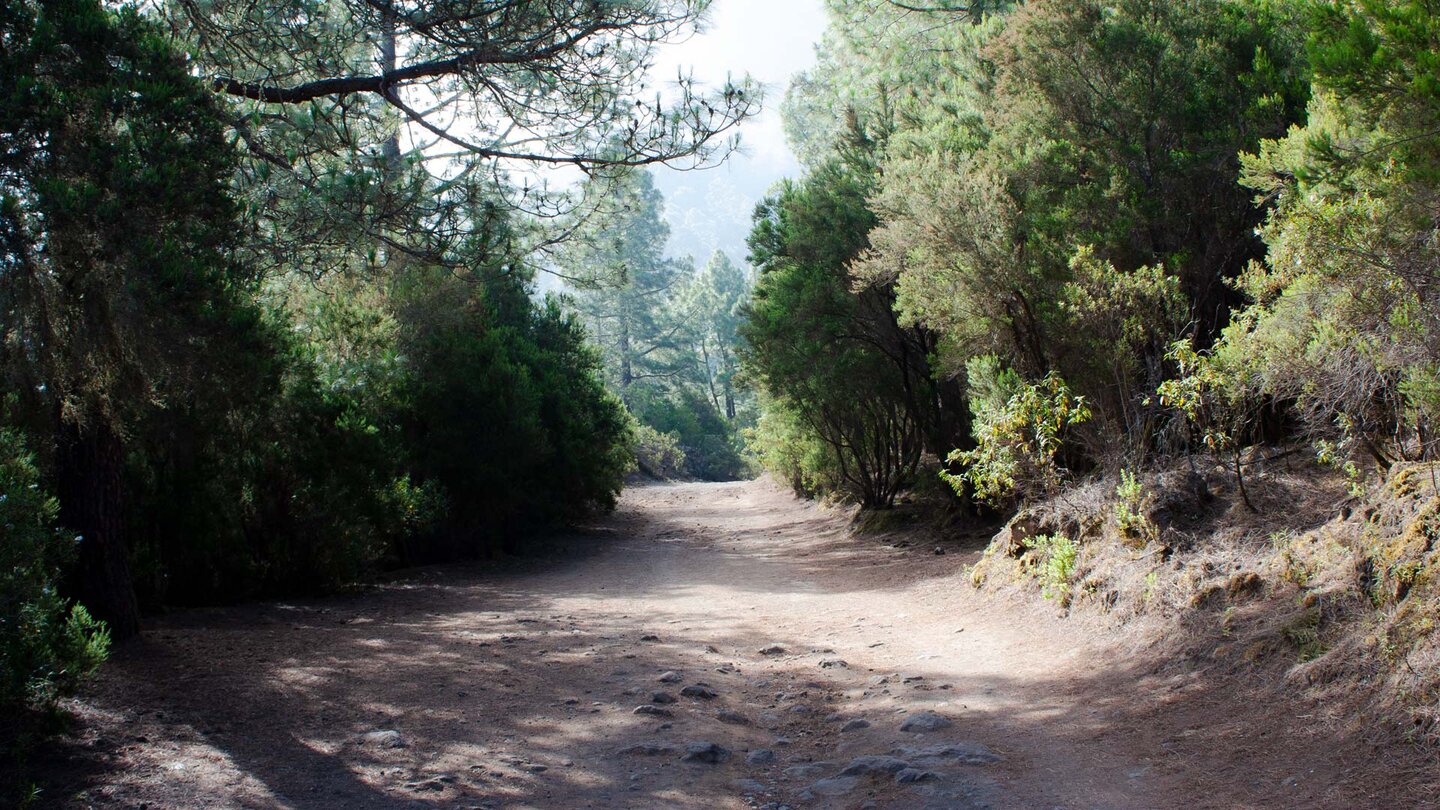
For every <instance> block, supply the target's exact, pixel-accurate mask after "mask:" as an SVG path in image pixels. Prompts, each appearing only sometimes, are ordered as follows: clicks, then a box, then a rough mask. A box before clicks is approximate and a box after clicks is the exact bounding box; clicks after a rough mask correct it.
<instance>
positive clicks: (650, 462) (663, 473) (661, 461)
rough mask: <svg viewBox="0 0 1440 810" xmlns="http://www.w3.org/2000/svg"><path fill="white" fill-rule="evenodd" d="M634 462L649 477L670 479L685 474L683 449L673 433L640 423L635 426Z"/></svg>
mask: <svg viewBox="0 0 1440 810" xmlns="http://www.w3.org/2000/svg"><path fill="white" fill-rule="evenodd" d="M635 463H636V464H638V465H639V467H640V472H642V473H645V474H646V475H648V476H650V477H651V478H659V479H660V480H662V481H671V480H674V479H676V478H680V477H682V476H683V475H684V474H685V451H684V450H682V449H681V448H680V442H679V437H678V436H676V435H675V434H674V433H661V432H660V431H658V430H656V429H655V428H653V427H650V426H649V425H646V424H640V425H636V426H635Z"/></svg>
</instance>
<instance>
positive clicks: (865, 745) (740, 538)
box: [45, 482, 1406, 810]
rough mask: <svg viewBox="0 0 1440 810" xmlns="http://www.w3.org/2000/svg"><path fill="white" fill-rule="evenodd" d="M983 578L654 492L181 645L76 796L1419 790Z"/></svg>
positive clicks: (116, 668)
mask: <svg viewBox="0 0 1440 810" xmlns="http://www.w3.org/2000/svg"><path fill="white" fill-rule="evenodd" d="M975 553H976V552H975V550H973V549H970V550H966V549H962V548H955V547H951V548H950V550H949V553H947V554H945V555H943V556H942V555H937V554H935V553H934V551H933V550H932V548H931V547H930V546H928V545H927V546H925V547H923V548H922V547H910V548H896V547H893V546H885V545H883V544H882V543H879V542H877V541H875V540H874V539H869V540H867V539H863V538H854V537H851V536H850V535H849V534H848V533H847V532H846V530H845V522H844V520H843V519H842V517H841V516H838V515H835V514H832V513H828V512H826V511H824V510H821V509H818V508H816V507H813V506H811V505H807V504H803V503H801V502H798V501H796V500H794V499H793V498H791V497H790V496H789V495H788V494H787V493H784V492H781V491H780V490H779V489H777V488H775V487H774V486H773V485H770V484H767V483H763V482H755V483H744V484H704V485H701V484H693V485H691V484H687V485H678V486H648V487H639V488H635V489H632V490H630V491H629V492H627V493H626V495H625V497H624V500H623V502H622V505H621V509H620V511H619V512H618V513H617V514H616V515H614V516H612V517H611V518H608V519H606V520H605V521H603V522H601V523H599V524H598V525H597V526H596V527H594V528H593V529H591V530H588V531H586V532H584V533H582V534H581V535H578V536H576V537H573V538H569V539H568V540H566V541H565V542H564V543H561V544H560V545H559V546H558V547H557V548H556V549H555V552H554V553H553V554H552V555H550V557H549V558H548V559H536V560H527V561H524V562H522V563H516V564H513V565H509V566H506V567H503V568H502V569H500V570H498V571H497V570H496V569H495V568H493V567H490V568H479V567H475V568H465V567H460V568H456V567H447V568H439V569H428V570H423V571H419V572H413V573H411V574H408V575H407V576H405V577H404V578H402V579H399V580H397V581H395V582H393V583H390V584H387V585H384V586H382V587H380V588H379V589H377V590H374V591H371V592H368V593H365V594H362V595H357V596H354V597H344V598H334V599H326V600H314V601H307V602H304V603H290V604H269V605H253V606H243V607H238V608H227V609H219V610H210V611H194V612H187V613H183V614H176V615H173V616H170V617H166V618H164V619H162V620H159V621H156V622H155V623H153V625H152V629H151V631H150V632H149V633H148V634H147V636H146V637H145V639H144V640H142V641H141V642H139V643H137V644H134V645H131V646H129V647H127V648H125V649H124V650H122V651H121V652H120V653H119V654H118V655H117V657H116V658H115V660H114V661H113V662H112V663H111V665H109V666H108V667H107V669H106V671H105V673H104V674H103V676H102V677H101V679H100V681H99V683H98V684H97V685H96V687H95V688H94V689H92V690H91V693H90V694H88V695H86V696H85V697H84V698H83V699H82V700H81V701H78V702H77V703H76V704H75V708H76V710H77V712H78V713H79V714H80V718H81V727H80V729H81V733H80V736H79V740H78V742H76V743H75V744H74V746H73V748H72V749H71V750H70V751H68V752H67V754H66V755H67V756H68V757H69V758H70V759H69V761H68V763H67V764H66V769H67V772H66V776H65V779H64V780H63V784H60V785H56V786H55V787H52V788H51V789H50V790H49V791H48V792H47V794H46V796H45V798H46V799H47V800H48V801H49V802H55V803H59V804H67V805H73V806H102V807H112V806H124V807H135V806H144V805H146V804H148V806H149V807H151V808H160V807H165V808H168V807H176V808H179V807H187V808H188V807H296V808H301V807H305V808H311V807H315V808H352V807H427V808H428V807H437V808H438V807H445V808H451V807H454V808H463V807H485V808H491V807H494V808H501V807H503V808H532V807H533V808H585V807H595V808H622V807H655V808H661V807H663V808H682V807H694V808H702V807H703V808H729V807H769V808H779V807H782V806H785V805H789V806H792V807H795V808H801V807H903V808H911V807H947V808H948V807H955V808H967V807H995V808H1007V807H1023V808H1031V807H1035V808H1061V807H1063V808H1076V809H1077V810H1078V809H1079V808H1092V807H1115V808H1128V807H1187V808H1194V807H1274V806H1295V807H1302V806H1303V807H1359V806H1371V802H1372V801H1380V798H1379V797H1378V796H1377V795H1375V794H1373V793H1367V791H1372V790H1374V789H1375V788H1374V785H1375V784H1385V783H1387V780H1386V779H1385V778H1384V774H1383V773H1382V771H1383V769H1384V768H1385V767H1388V766H1385V765H1383V764H1382V763H1380V762H1378V761H1366V760H1364V759H1357V755H1356V754H1355V753H1354V751H1353V748H1346V747H1345V746H1339V747H1335V746H1330V745H1328V743H1327V741H1326V740H1324V739H1323V738H1320V737H1317V738H1315V739H1310V738H1306V737H1305V736H1304V734H1303V732H1301V731H1297V729H1301V728H1303V727H1304V724H1303V723H1296V724H1294V725H1295V727H1294V728H1284V727H1276V726H1274V725H1273V724H1272V723H1270V722H1269V721H1259V720H1256V719H1255V717H1259V715H1255V717H1251V716H1248V712H1247V707H1246V705H1245V701H1246V700H1247V698H1246V697H1245V696H1244V695H1237V694H1233V693H1231V692H1230V691H1229V690H1228V689H1226V690H1221V689H1219V688H1218V687H1216V686H1215V685H1214V684H1209V683H1206V682H1205V681H1204V679H1203V678H1202V677H1200V676H1199V675H1194V674H1186V673H1185V672H1184V671H1181V670H1175V669H1156V668H1155V667H1154V666H1153V665H1152V664H1151V663H1148V662H1147V659H1146V657H1145V656H1144V655H1143V654H1141V652H1139V651H1137V650H1136V645H1134V644H1129V645H1128V646H1127V645H1125V644H1122V643H1121V642H1122V641H1123V639H1117V638H1115V637H1114V634H1113V632H1102V631H1101V630H1099V629H1097V628H1098V626H1091V625H1087V624H1086V623H1084V622H1082V621H1079V620H1076V619H1070V620H1065V621H1060V620H1057V619H1056V618H1055V617H1054V615H1053V614H1054V608H1053V607H1052V606H1049V605H1046V604H1029V603H1022V602H1010V601H1006V600H1004V599H1000V600H996V599H993V598H991V597H989V596H987V595H985V594H980V593H977V592H975V591H974V590H973V589H972V588H970V587H969V586H968V585H967V584H966V582H965V579H964V577H963V573H962V569H963V567H964V565H965V564H966V563H967V562H970V561H973V559H974V554H975ZM1222 692H1223V694H1222ZM646 707H648V708H646ZM1261 714H1263V713H1261ZM1267 735H1274V736H1273V737H1270V740H1271V742H1267V740H1266V738H1267ZM1272 742H1273V744H1272ZM1404 767H1406V766H1405V764H1404V763H1400V764H1397V765H1395V768H1397V769H1400V770H1397V771H1396V772H1397V773H1398V772H1401V771H1403V768H1404ZM1377 774H1379V775H1380V777H1379V778H1377V776H1376V775H1377ZM1388 783H1392V784H1393V780H1389V782H1388ZM1373 806H1379V805H1373Z"/></svg>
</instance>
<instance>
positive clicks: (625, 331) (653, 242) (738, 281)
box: [562, 171, 753, 481]
mask: <svg viewBox="0 0 1440 810" xmlns="http://www.w3.org/2000/svg"><path fill="white" fill-rule="evenodd" d="M586 190H587V192H588V193H591V194H594V195H597V196H599V197H600V199H601V203H600V211H599V212H598V213H599V215H598V216H596V215H593V214H592V215H590V216H589V217H587V219H586V220H585V221H583V222H579V223H577V225H576V237H575V238H574V239H573V240H571V242H570V243H569V245H568V249H566V250H565V251H564V257H563V262H562V263H563V264H564V266H565V267H566V268H567V272H568V273H569V274H570V276H569V280H570V283H571V284H572V286H573V287H574V288H575V291H574V294H573V297H574V300H575V304H576V308H577V309H578V311H579V313H580V316H581V318H582V319H583V320H584V322H585V324H586V325H587V326H588V327H589V331H590V335H591V337H592V339H593V340H594V341H595V342H596V343H597V344H598V346H599V347H600V349H601V352H602V356H603V358H604V362H605V369H606V378H607V381H608V382H609V384H610V387H611V390H613V391H614V392H615V393H616V394H617V395H618V396H619V397H620V398H621V400H623V401H624V403H625V405H626V407H627V408H628V409H629V411H630V413H631V414H632V415H633V416H634V417H635V419H636V420H637V434H636V456H637V461H638V463H639V466H640V470H641V471H642V472H643V473H645V474H647V475H650V476H652V477H656V478H662V479H663V478H680V477H692V478H699V479H703V480H709V481H726V480H733V479H736V478H739V477H741V476H743V475H745V474H746V473H747V472H748V471H749V467H750V464H749V462H747V461H746V459H745V457H744V450H743V446H742V445H743V442H742V438H741V435H742V431H743V430H744V429H745V428H746V427H747V426H748V425H749V424H750V423H751V422H752V421H753V415H752V414H753V408H752V407H751V399H752V398H751V397H750V396H748V392H747V391H745V390H743V389H741V388H740V387H739V386H738V385H737V383H736V378H735V374H736V370H737V360H736V345H737V343H738V341H739V336H738V333H737V329H738V327H739V322H740V316H741V312H740V310H741V307H742V306H743V305H744V303H745V301H746V300H747V299H748V298H749V295H750V280H749V276H748V274H747V273H746V272H745V271H744V270H743V269H741V268H740V267H738V266H736V264H735V262H734V261H733V260H731V258H730V257H729V256H728V255H727V254H726V253H724V252H723V251H716V253H715V254H714V255H713V256H711V257H710V260H709V262H708V263H707V264H706V265H705V267H704V268H703V269H701V270H698V271H697V270H696V269H695V265H694V261H693V260H692V259H690V258H689V257H686V258H684V259H675V258H670V257H667V256H666V255H665V247H666V243H667V242H668V240H669V238H670V228H669V226H668V225H667V224H666V223H665V221H664V215H663V211H662V209H661V203H662V201H661V198H660V192H659V191H657V190H656V189H655V185H654V182H653V180H652V179H651V177H650V175H649V174H648V173H647V172H643V171H640V172H633V173H631V174H630V175H628V176H626V177H625V178H623V179H622V180H621V181H620V182H618V183H608V184H604V185H602V186H599V187H598V188H597V184H595V183H593V182H592V183H590V184H588V187H587V189H586Z"/></svg>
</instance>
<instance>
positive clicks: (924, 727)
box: [900, 711, 955, 732]
mask: <svg viewBox="0 0 1440 810" xmlns="http://www.w3.org/2000/svg"><path fill="white" fill-rule="evenodd" d="M953 725H955V723H954V721H952V720H951V719H950V718H948V717H944V716H942V715H939V714H936V713H935V712H928V711H927V712H916V713H914V714H912V715H910V716H909V717H907V718H905V722H904V723H901V724H900V730H901V731H915V732H928V731H939V730H941V729H945V728H949V727H951V726H953Z"/></svg>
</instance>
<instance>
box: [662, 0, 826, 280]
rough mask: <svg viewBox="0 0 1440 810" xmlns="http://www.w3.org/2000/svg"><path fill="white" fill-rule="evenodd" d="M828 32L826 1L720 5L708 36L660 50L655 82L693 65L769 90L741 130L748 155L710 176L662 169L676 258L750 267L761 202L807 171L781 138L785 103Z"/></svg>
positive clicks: (712, 76)
mask: <svg viewBox="0 0 1440 810" xmlns="http://www.w3.org/2000/svg"><path fill="white" fill-rule="evenodd" d="M824 30H825V11H824V5H823V0H714V5H712V6H711V11H710V21H709V24H708V25H707V26H706V28H705V31H704V33H701V34H698V35H696V36H693V37H691V38H690V39H688V40H686V41H684V42H680V43H675V44H671V45H667V46H665V47H664V48H663V49H662V50H661V51H660V53H659V57H658V59H657V61H656V68H655V77H656V78H657V79H659V80H661V81H665V80H668V79H671V78H673V77H674V76H675V71H676V68H677V67H685V68H693V70H694V74H695V77H696V78H697V79H699V80H701V81H703V82H705V83H707V84H712V85H715V84H719V83H721V82H723V81H724V79H725V76H726V74H727V73H730V74H733V75H734V76H736V77H739V76H741V75H743V74H745V73H749V74H750V76H751V77H752V78H754V79H755V80H756V81H759V82H761V83H762V84H763V85H764V86H765V89H766V99H765V109H764V111H763V112H762V113H761V114H760V115H759V116H758V117H756V118H754V119H751V120H750V121H747V122H746V123H745V124H743V125H741V127H740V134H741V141H742V152H741V154H737V155H732V156H731V157H730V158H729V160H727V161H726V162H725V163H724V164H723V165H721V166H719V167H717V168H714V169H708V170H705V171H691V172H681V171H675V170H672V169H668V168H665V167H658V168H656V169H655V170H654V172H655V184H656V186H658V187H659V189H660V191H661V192H662V193H663V194H664V195H665V203H666V215H667V217H668V218H669V220H670V229H671V239H670V253H671V254H672V255H676V256H682V255H686V254H689V255H692V256H694V257H695V261H696V263H697V264H700V265H703V264H704V263H705V260H706V259H707V258H709V256H710V254H711V253H712V252H714V251H715V250H716V249H720V250H725V251H727V252H728V253H729V254H730V256H731V258H733V259H735V260H737V261H744V259H745V252H746V250H745V235H746V234H748V233H749V232H750V212H751V210H752V209H753V208H754V207H755V203H757V202H759V201H760V198H761V197H763V196H764V194H765V191H766V190H767V189H768V188H769V187H770V186H771V185H772V184H773V183H774V182H775V181H776V180H779V179H780V178H782V177H794V176H796V175H798V174H799V172H800V167H799V165H798V164H797V163H796V162H795V156H794V155H792V154H791V153H790V150H789V148H788V147H787V146H786V145H785V137H784V135H783V134H782V132H781V128H780V111H779V107H780V101H781V100H782V99H783V98H784V96H785V87H786V85H787V84H788V83H789V81H790V77H791V76H792V75H794V74H795V73H797V72H799V71H801V70H804V69H806V68H808V67H809V66H810V65H811V64H813V63H814V61H815V43H817V42H819V41H820V36H821V34H822V33H824Z"/></svg>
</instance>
